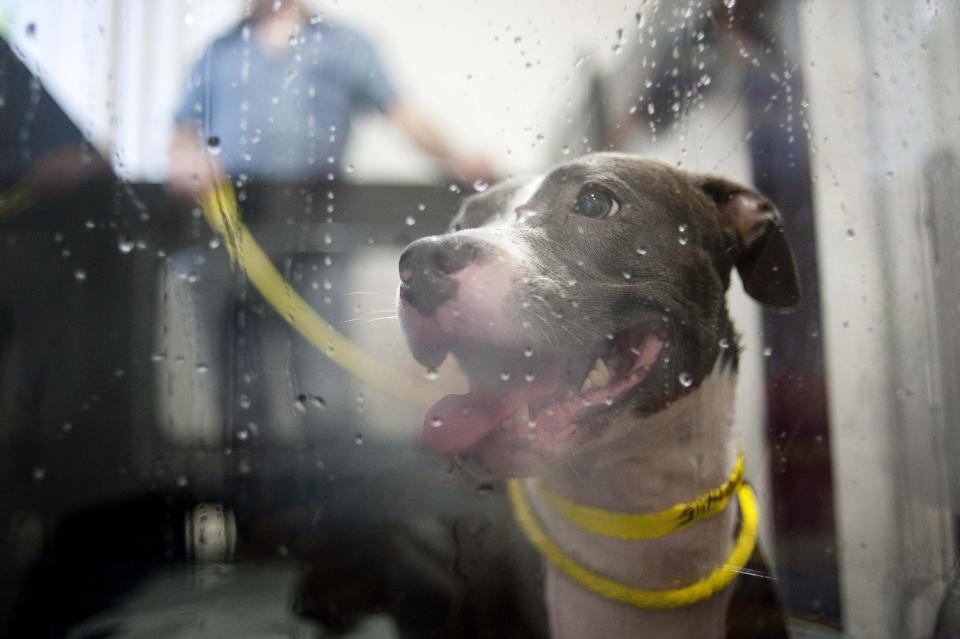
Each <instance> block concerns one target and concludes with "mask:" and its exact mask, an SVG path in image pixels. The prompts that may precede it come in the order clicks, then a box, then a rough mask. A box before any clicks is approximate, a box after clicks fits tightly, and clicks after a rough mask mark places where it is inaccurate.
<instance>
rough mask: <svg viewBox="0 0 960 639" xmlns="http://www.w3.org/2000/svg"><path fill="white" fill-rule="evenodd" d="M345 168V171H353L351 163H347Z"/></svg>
mask: <svg viewBox="0 0 960 639" xmlns="http://www.w3.org/2000/svg"><path fill="white" fill-rule="evenodd" d="M346 170H347V173H353V165H352V164H348V165H347V169H346Z"/></svg>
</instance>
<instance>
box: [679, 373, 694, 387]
mask: <svg viewBox="0 0 960 639" xmlns="http://www.w3.org/2000/svg"><path fill="white" fill-rule="evenodd" d="M677 379H679V380H680V385H681V386H683V387H684V388H690V385H691V384H693V376H692V375H691V374H690V373H688V372H686V371H683V372H682V373H680V376H679V377H678V378H677Z"/></svg>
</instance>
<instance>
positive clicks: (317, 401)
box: [310, 395, 327, 408]
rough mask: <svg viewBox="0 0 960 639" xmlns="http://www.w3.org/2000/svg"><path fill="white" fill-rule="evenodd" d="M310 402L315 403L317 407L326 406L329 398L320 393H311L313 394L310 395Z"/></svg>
mask: <svg viewBox="0 0 960 639" xmlns="http://www.w3.org/2000/svg"><path fill="white" fill-rule="evenodd" d="M310 403H311V404H313V406H314V407H315V408H326V407H327V400H325V399H324V398H322V397H320V396H319V395H311V396H310Z"/></svg>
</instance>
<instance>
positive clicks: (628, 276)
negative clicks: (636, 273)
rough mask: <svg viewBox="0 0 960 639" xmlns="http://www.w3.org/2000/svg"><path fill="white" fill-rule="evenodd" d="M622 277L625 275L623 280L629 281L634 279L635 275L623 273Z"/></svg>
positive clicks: (627, 272)
mask: <svg viewBox="0 0 960 639" xmlns="http://www.w3.org/2000/svg"><path fill="white" fill-rule="evenodd" d="M621 275H623V279H625V280H629V279H632V278H633V274H632V273H630V272H629V271H624V272H623V273H621Z"/></svg>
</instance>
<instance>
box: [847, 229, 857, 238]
mask: <svg viewBox="0 0 960 639" xmlns="http://www.w3.org/2000/svg"><path fill="white" fill-rule="evenodd" d="M855 236H856V233H854V231H853V229H847V239H848V240H852V239H853V238H854V237H855Z"/></svg>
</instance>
